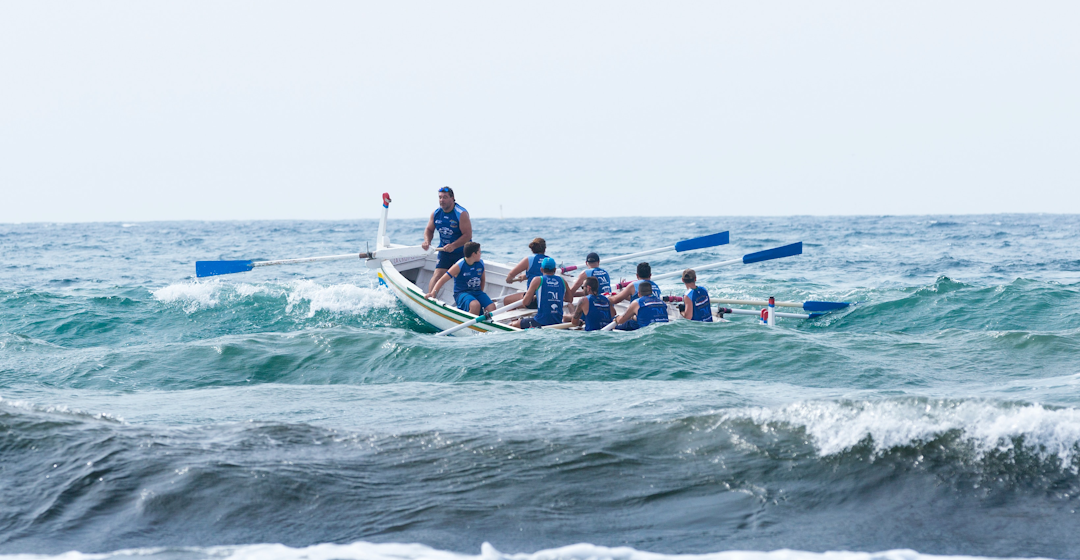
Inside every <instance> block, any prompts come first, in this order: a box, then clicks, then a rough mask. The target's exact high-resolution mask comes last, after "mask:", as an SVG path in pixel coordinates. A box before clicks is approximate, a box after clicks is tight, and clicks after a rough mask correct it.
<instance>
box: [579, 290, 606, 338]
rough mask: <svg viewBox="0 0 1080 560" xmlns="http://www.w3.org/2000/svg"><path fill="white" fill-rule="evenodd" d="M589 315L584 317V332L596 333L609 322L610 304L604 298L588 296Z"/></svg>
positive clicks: (593, 295)
mask: <svg viewBox="0 0 1080 560" xmlns="http://www.w3.org/2000/svg"><path fill="white" fill-rule="evenodd" d="M588 298H589V314H588V315H586V316H585V330H587V331H598V330H600V329H602V328H604V327H605V326H607V324H608V323H610V322H611V302H610V301H608V298H606V297H604V296H598V295H595V294H590V295H589V296H588Z"/></svg>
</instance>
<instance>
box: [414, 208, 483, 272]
mask: <svg viewBox="0 0 1080 560" xmlns="http://www.w3.org/2000/svg"><path fill="white" fill-rule="evenodd" d="M436 231H438V232H439V262H438V263H436V264H435V273H434V274H432V275H431V281H430V282H428V291H431V289H432V288H434V287H435V283H436V282H438V281H439V279H440V278H442V276H443V275H444V274H446V271H447V270H448V269H449V268H450V266H451V265H453V264H454V263H456V262H458V261H459V260H461V259H463V258H465V252H464V249H463V247H464V246H465V244H466V243H468V242H469V241H472V220H471V219H470V218H469V211H468V210H466V209H465V208H463V207H462V206H461V205H460V204H458V203H457V201H456V199H455V198H454V189H451V188H450V187H443V188H441V189H439V208H438V209H436V210H435V211H434V212H432V213H431V217H430V218H429V219H428V224H427V228H425V229H424V242H423V243H421V244H420V246H421V247H423V248H424V250H425V251H427V250H428V247H430V246H431V240H432V239H433V238H434V237H435V232H436Z"/></svg>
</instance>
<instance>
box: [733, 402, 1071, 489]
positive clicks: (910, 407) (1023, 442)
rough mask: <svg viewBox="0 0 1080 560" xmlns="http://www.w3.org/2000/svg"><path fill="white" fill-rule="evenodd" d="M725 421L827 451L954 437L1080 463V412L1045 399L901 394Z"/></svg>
mask: <svg viewBox="0 0 1080 560" xmlns="http://www.w3.org/2000/svg"><path fill="white" fill-rule="evenodd" d="M719 418H720V421H721V422H731V421H739V420H743V419H747V420H750V421H752V422H754V423H755V424H757V425H758V426H759V427H762V428H773V429H776V428H787V429H794V430H798V431H800V432H803V433H805V434H806V435H807V436H808V437H810V438H811V439H812V441H813V442H814V445H815V447H816V449H817V450H818V453H819V454H820V455H821V456H830V455H838V454H841V453H845V452H849V451H852V450H853V449H855V448H857V447H859V446H864V445H869V446H870V447H872V449H873V450H874V452H875V453H877V454H879V455H880V454H882V453H884V452H887V451H889V450H893V449H897V448H903V447H921V446H927V445H928V444H931V443H934V442H938V443H940V440H941V438H943V437H945V436H948V435H950V434H952V435H953V436H954V437H953V439H955V440H956V441H958V442H962V443H963V444H964V445H965V446H966V447H968V448H969V449H970V450H971V451H972V452H973V458H975V459H981V458H984V457H985V456H986V455H987V454H988V453H992V452H999V453H1008V452H1014V451H1017V450H1018V449H1022V450H1024V451H1026V452H1029V453H1032V454H1035V455H1038V456H1040V457H1042V458H1043V459H1050V458H1056V459H1057V460H1058V461H1059V462H1060V464H1061V465H1063V466H1066V467H1069V468H1071V469H1072V471H1073V472H1077V467H1078V466H1080V410H1077V409H1075V408H1050V407H1045V406H1042V405H1039V404H1011V403H998V402H991V401H978V400H946V399H919V398H910V399H897V400H876V401H807V402H798V403H794V404H789V405H787V406H783V407H779V408H765V407H755V408H749V409H746V410H739V411H734V412H725V413H722V414H721V415H720V417H719Z"/></svg>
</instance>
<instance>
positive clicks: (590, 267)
mask: <svg viewBox="0 0 1080 560" xmlns="http://www.w3.org/2000/svg"><path fill="white" fill-rule="evenodd" d="M585 266H586V269H585V270H584V271H582V272H581V274H578V277H577V280H574V286H573V287H571V288H570V291H571V292H574V297H580V296H581V295H582V294H581V293H580V292H579V291H578V290H580V289H581V286H582V284H583V283H584V282H585V279H586V278H596V281H597V282H598V283H599V284H600V291H598V292H596V293H598V294H610V293H611V276H610V275H609V274H608V273H607V271H606V270H604V269H602V268H600V255H597V254H596V253H589V254H588V255H586V256H585Z"/></svg>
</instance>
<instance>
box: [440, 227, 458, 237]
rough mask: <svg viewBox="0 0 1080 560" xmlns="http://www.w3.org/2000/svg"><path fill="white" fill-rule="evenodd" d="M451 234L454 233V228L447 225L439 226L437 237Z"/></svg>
mask: <svg viewBox="0 0 1080 560" xmlns="http://www.w3.org/2000/svg"><path fill="white" fill-rule="evenodd" d="M451 235H454V230H452V229H450V228H448V227H441V228H439V237H450V236H451Z"/></svg>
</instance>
